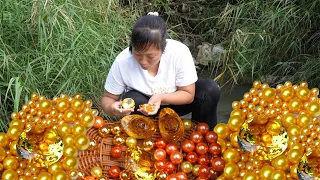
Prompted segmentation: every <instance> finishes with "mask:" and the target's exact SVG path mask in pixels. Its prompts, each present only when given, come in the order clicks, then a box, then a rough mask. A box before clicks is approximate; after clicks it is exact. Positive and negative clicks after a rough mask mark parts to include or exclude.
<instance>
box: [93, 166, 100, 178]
mask: <svg viewBox="0 0 320 180" xmlns="http://www.w3.org/2000/svg"><path fill="white" fill-rule="evenodd" d="M90 172H91V176H93V177H95V178H100V177H101V176H102V169H101V168H100V167H99V166H96V167H93V168H92V169H91V171H90Z"/></svg>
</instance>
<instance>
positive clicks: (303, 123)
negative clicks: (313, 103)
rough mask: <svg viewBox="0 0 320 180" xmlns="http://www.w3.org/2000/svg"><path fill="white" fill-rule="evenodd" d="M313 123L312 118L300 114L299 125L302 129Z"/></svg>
mask: <svg viewBox="0 0 320 180" xmlns="http://www.w3.org/2000/svg"><path fill="white" fill-rule="evenodd" d="M311 123H312V118H311V116H310V115H308V114H299V116H298V118H297V125H298V126H300V127H304V126H306V125H309V124H311Z"/></svg>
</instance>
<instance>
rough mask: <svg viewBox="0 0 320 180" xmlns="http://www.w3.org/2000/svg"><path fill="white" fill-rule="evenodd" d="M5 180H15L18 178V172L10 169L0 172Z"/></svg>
mask: <svg viewBox="0 0 320 180" xmlns="http://www.w3.org/2000/svg"><path fill="white" fill-rule="evenodd" d="M1 179H5V180H17V179H18V173H17V172H16V171H14V170H12V169H7V170H5V171H4V172H3V173H2V178H1Z"/></svg>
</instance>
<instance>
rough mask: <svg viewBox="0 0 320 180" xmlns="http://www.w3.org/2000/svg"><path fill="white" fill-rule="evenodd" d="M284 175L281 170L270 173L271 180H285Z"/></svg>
mask: <svg viewBox="0 0 320 180" xmlns="http://www.w3.org/2000/svg"><path fill="white" fill-rule="evenodd" d="M286 177H287V176H286V173H285V172H284V171H282V170H275V171H273V172H272V174H271V178H270V179H272V180H283V179H286Z"/></svg>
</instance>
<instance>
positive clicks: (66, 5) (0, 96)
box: [0, 0, 137, 131]
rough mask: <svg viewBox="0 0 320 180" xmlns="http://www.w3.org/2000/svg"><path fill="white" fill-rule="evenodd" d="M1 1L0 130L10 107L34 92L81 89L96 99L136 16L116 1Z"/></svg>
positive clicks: (44, 93)
mask: <svg viewBox="0 0 320 180" xmlns="http://www.w3.org/2000/svg"><path fill="white" fill-rule="evenodd" d="M106 2H108V3H107V4H106ZM1 3H2V4H1V6H0V19H1V21H0V59H1V60H0V79H1V81H0V119H1V120H2V121H0V122H1V124H0V127H1V129H0V131H4V130H6V128H7V123H8V121H9V120H10V114H11V113H12V111H13V107H14V106H16V107H17V104H18V105H19V106H20V107H21V105H22V104H24V103H25V102H26V100H27V99H28V98H30V95H31V93H32V92H39V93H40V94H41V95H44V96H46V97H48V98H52V97H53V96H56V95H60V94H61V93H64V94H67V95H74V94H76V93H80V94H82V95H83V97H84V99H89V98H90V99H93V101H94V102H98V101H99V100H98V99H99V98H100V97H101V95H102V94H103V85H104V82H105V78H106V75H107V73H108V69H109V68H110V66H111V64H112V62H113V60H114V58H115V56H116V55H117V54H118V53H119V52H120V51H121V50H122V49H123V48H124V47H126V46H127V45H128V39H129V35H128V34H129V33H130V29H131V26H132V23H133V22H134V20H135V19H136V17H137V15H136V14H135V13H132V12H131V11H130V9H120V8H119V4H117V2H116V1H102V0H91V1H75V0H55V1H53V0H47V1H40V0H35V1H29V0H19V1H16V0H6V1H2V2H1ZM16 87H18V89H19V88H20V93H17V91H16V90H17V88H16ZM19 99H21V100H19ZM15 111H17V109H15Z"/></svg>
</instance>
